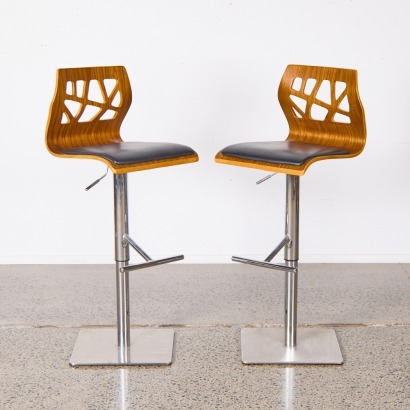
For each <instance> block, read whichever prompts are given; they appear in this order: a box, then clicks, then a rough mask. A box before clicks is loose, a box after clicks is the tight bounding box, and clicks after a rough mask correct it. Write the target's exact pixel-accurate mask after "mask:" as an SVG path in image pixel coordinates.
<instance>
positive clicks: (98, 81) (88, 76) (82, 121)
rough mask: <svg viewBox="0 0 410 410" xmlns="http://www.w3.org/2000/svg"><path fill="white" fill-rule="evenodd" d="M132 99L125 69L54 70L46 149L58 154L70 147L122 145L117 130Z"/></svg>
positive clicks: (118, 67) (87, 68)
mask: <svg viewBox="0 0 410 410" xmlns="http://www.w3.org/2000/svg"><path fill="white" fill-rule="evenodd" d="M131 99H132V94H131V86H130V82H129V79H128V75H127V72H126V70H125V68H124V67H121V66H114V67H86V68H64V69H59V70H57V83H56V90H55V94H54V99H53V101H52V103H51V107H50V113H49V118H48V124H47V130H46V145H47V148H48V149H49V151H50V152H51V153H53V154H57V155H58V154H59V153H61V152H62V151H64V150H67V149H70V148H75V147H84V146H91V145H101V144H110V143H115V142H121V141H122V140H121V137H120V127H121V123H122V121H123V119H124V117H125V115H126V114H127V111H128V109H129V107H130V105H131Z"/></svg>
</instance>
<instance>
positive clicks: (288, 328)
mask: <svg viewBox="0 0 410 410" xmlns="http://www.w3.org/2000/svg"><path fill="white" fill-rule="evenodd" d="M285 234H286V237H288V238H290V242H289V243H287V245H286V246H285V261H286V264H287V265H288V266H289V267H292V268H295V269H294V271H288V272H286V274H285V346H287V347H293V346H296V330H297V292H298V272H297V267H298V260H299V177H298V176H294V175H286V228H285Z"/></svg>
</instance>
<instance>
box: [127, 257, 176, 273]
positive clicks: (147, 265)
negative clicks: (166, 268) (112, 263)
mask: <svg viewBox="0 0 410 410" xmlns="http://www.w3.org/2000/svg"><path fill="white" fill-rule="evenodd" d="M182 259H184V255H178V256H171V257H170V258H164V259H157V260H149V261H147V262H143V263H137V264H136V265H127V266H123V267H122V268H120V271H121V272H131V271H133V270H138V269H145V268H150V267H152V266H157V265H163V264H165V263H170V262H176V261H180V260H182Z"/></svg>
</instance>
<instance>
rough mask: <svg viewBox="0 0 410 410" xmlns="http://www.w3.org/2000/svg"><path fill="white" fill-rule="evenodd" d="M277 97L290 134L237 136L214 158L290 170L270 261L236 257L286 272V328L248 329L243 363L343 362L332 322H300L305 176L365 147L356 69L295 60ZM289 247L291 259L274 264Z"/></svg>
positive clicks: (243, 337)
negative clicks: (280, 231) (279, 234)
mask: <svg viewBox="0 0 410 410" xmlns="http://www.w3.org/2000/svg"><path fill="white" fill-rule="evenodd" d="M278 98H279V102H280V105H281V107H282V110H283V112H284V114H285V116H286V119H287V121H288V124H289V136H288V138H287V139H286V140H285V141H264V142H243V143H238V144H234V145H230V146H228V147H226V148H224V149H222V150H221V151H220V152H219V153H218V154H217V155H216V158H215V160H216V162H220V163H222V164H229V165H237V166H242V167H250V168H257V169H263V170H268V171H271V172H273V173H282V174H286V220H285V237H284V238H283V240H282V241H281V242H280V243H279V245H278V246H277V247H276V248H275V249H274V250H273V251H272V252H271V253H270V254H269V256H268V257H267V258H266V259H265V260H264V261H257V260H252V259H247V258H243V257H238V256H234V257H232V260H233V261H235V262H241V263H245V264H250V265H255V266H260V267H263V268H268V269H274V270H280V271H284V272H285V323H284V328H285V329H284V335H283V330H281V329H279V328H244V329H242V331H241V347H242V362H243V363H245V364H270V363H278V364H280V363H282V364H284V363H291V364H341V363H343V357H342V354H341V351H340V348H339V344H338V341H337V338H336V334H335V331H334V330H333V329H325V328H319V329H316V328H300V329H297V285H298V260H299V178H300V176H301V175H304V173H305V172H306V170H307V169H308V168H309V166H310V165H311V164H313V163H314V162H316V161H320V160H324V159H339V158H351V157H354V156H356V155H359V154H360V152H361V151H362V150H363V148H364V146H365V143H366V125H365V117H364V111H363V107H362V104H361V102H360V98H359V94H358V89H357V72H356V71H355V70H349V69H340V68H328V67H313V66H302V65H289V66H288V67H287V68H286V70H285V73H284V75H283V77H282V80H281V83H280V85H279V91H278ZM269 176H270V175H269ZM269 176H268V177H269ZM268 177H266V178H263V179H262V180H261V181H263V180H265V179H267V178H268ZM261 181H258V182H261ZM283 248H284V259H285V263H284V264H279V263H272V262H271V261H272V259H273V258H274V257H275V256H276V255H277V254H278V253H279V252H280V251H281V250H282V249H283Z"/></svg>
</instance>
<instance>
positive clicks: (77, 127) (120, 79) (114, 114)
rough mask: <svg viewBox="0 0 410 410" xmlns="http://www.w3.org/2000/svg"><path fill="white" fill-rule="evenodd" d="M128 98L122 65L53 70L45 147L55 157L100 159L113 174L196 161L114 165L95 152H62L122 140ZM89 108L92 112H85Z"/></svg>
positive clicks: (193, 158) (182, 159)
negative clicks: (53, 89) (74, 153)
mask: <svg viewBox="0 0 410 410" xmlns="http://www.w3.org/2000/svg"><path fill="white" fill-rule="evenodd" d="M131 102H132V92H131V85H130V81H129V78H128V75H127V71H126V69H125V67H122V66H111V67H84V68H64V69H59V70H57V80H56V89H55V94H54V98H53V101H52V103H51V107H50V111H49V117H48V122H47V128H46V146H47V149H48V150H49V152H50V153H51V154H53V155H55V156H58V157H64V158H87V159H95V160H98V161H102V162H104V163H105V164H107V166H108V167H109V168H110V169H111V170H112V172H113V173H116V174H124V173H128V172H133V171H141V170H146V169H151V168H158V167H165V166H170V165H179V164H184V163H189V162H196V161H198V156H197V155H196V154H195V155H188V156H181V157H176V158H171V159H166V160H159V161H149V162H144V163H138V164H132V165H118V164H115V163H113V162H111V161H109V160H106V159H104V158H101V157H99V156H93V155H68V154H65V153H64V151H66V150H69V149H72V148H78V147H86V146H94V145H103V144H114V143H119V142H122V141H123V140H122V138H121V135H120V128H121V124H122V122H123V120H124V118H125V116H126V114H127V112H128V110H129V108H130V106H131ZM90 111H93V114H91V115H89V114H88V113H89V112H90Z"/></svg>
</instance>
